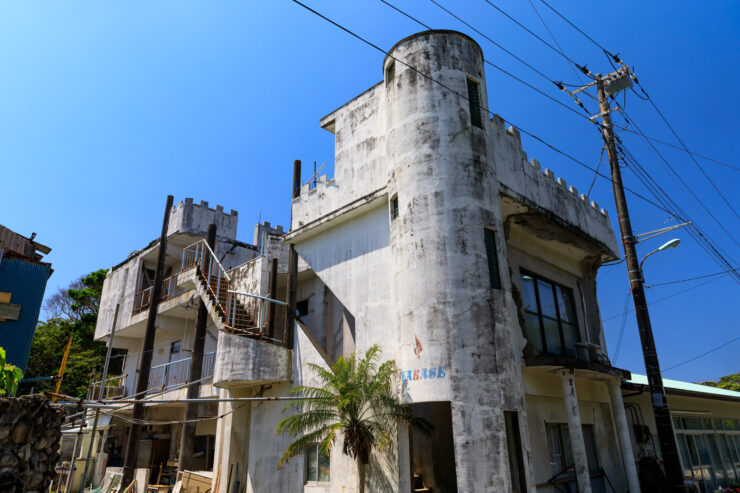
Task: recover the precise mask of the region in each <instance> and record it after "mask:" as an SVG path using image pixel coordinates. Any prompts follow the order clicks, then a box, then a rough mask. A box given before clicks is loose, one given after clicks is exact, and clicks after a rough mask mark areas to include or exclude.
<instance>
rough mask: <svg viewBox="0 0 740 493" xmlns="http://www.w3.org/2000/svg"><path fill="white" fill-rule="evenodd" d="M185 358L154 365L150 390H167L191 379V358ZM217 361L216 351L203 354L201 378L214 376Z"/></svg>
mask: <svg viewBox="0 0 740 493" xmlns="http://www.w3.org/2000/svg"><path fill="white" fill-rule="evenodd" d="M191 359H192V358H185V359H181V360H177V361H171V362H169V363H165V364H163V365H157V366H152V368H151V370H149V384H148V385H147V390H148V391H153V390H167V389H171V388H174V387H178V386H181V385H183V384H185V383H188V382H189V381H190V360H191ZM215 363H216V351H211V352H210V353H205V354H204V355H203V370H202V371H203V373H202V375H201V378H208V377H212V376H213V367H214V366H215Z"/></svg>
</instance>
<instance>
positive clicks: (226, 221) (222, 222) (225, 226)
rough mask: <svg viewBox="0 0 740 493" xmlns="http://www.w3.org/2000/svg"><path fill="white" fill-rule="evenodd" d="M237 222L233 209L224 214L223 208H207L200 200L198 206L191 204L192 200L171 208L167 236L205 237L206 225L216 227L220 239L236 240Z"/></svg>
mask: <svg viewBox="0 0 740 493" xmlns="http://www.w3.org/2000/svg"><path fill="white" fill-rule="evenodd" d="M238 221H239V218H238V213H237V211H235V210H234V209H231V212H229V213H226V212H224V208H223V206H220V205H217V206H216V208H215V209H211V208H209V207H208V202H206V201H204V200H201V201H200V204H195V203H193V199H192V198H186V199H185V202H179V203H178V204H177V205H175V206H173V207H172V212H171V213H170V221H169V224H168V228H167V236H170V235H172V234H174V233H191V234H196V235H201V236H205V235H206V232H207V231H208V225H209V224H211V223H213V224H215V225H216V228H217V231H216V234H217V235H218V236H220V237H222V238H229V239H232V240H233V239H236V226H237V223H238Z"/></svg>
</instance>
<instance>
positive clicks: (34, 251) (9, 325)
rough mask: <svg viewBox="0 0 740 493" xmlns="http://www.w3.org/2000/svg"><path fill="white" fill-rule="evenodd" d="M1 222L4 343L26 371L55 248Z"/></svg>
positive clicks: (0, 333) (0, 329) (0, 327)
mask: <svg viewBox="0 0 740 493" xmlns="http://www.w3.org/2000/svg"><path fill="white" fill-rule="evenodd" d="M34 236H35V235H31V238H27V237H25V236H22V235H19V234H18V233H15V232H13V231H11V230H9V229H8V228H6V227H4V226H2V225H0V347H3V348H5V350H6V352H7V354H6V357H7V361H8V363H11V364H14V365H16V366H18V367H20V368H21V369H23V370H24V371H25V369H26V364H27V363H28V355H29V352H30V351H31V341H32V340H33V333H34V331H35V330H36V324H37V323H38V319H39V311H40V310H41V302H42V301H43V299H44V291H45V290H46V282H47V281H48V279H49V276H51V273H52V272H53V271H52V268H51V264H50V263H47V262H42V261H41V259H42V257H43V255H44V254H47V253H49V252H50V251H51V248H49V247H47V246H44V245H42V244H40V243H37V242H35V241H34Z"/></svg>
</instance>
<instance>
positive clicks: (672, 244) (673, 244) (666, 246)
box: [640, 238, 681, 272]
mask: <svg viewBox="0 0 740 493" xmlns="http://www.w3.org/2000/svg"><path fill="white" fill-rule="evenodd" d="M679 243H681V240H680V239H679V238H674V239H672V240H671V241H669V242H667V243H663V244H662V245H660V246H659V247H658V248H656V249H655V250H653V251H652V252H650V253H648V254H647V255H645V256H644V257H642V260H640V272H642V264H644V263H645V259H647V258H648V257H649V256H650V255H652V254H654V253H657V252H662V251H663V250H668V249H669V248H676V247H677V246H678V244H679Z"/></svg>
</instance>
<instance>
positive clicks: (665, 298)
mask: <svg viewBox="0 0 740 493" xmlns="http://www.w3.org/2000/svg"><path fill="white" fill-rule="evenodd" d="M719 279H721V278H720V277H715V278H714V279H710V280H708V281H706V282H702V283H699V284H697V285H696V286H691V287H690V288H686V289H682V290H681V291H676V292H675V293H673V294H671V295H668V296H665V297H663V298H658V299H657V300H655V301H651V302H650V303H648V306H652V305H655V304H658V303H660V302H662V301H665V300H667V299H670V298H673V297H674V296H678V295H679V294H683V293H686V292H688V291H691V290H694V289H697V288H700V287H702V286H705V285H707V284H709V283H710V282H714V281H717V280H719ZM633 311H634V310H629V313H632V312H633ZM621 316H622V314H621V313H619V314H617V315H612V316H611V317H607V318H605V319H604V322H607V321H609V320H614V319H615V318H617V317H621Z"/></svg>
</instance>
